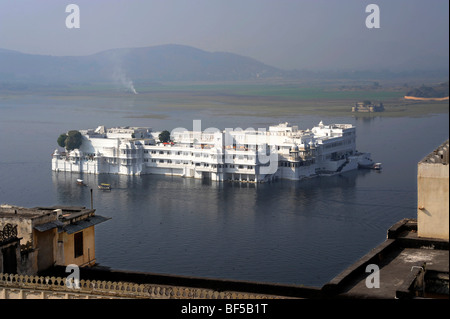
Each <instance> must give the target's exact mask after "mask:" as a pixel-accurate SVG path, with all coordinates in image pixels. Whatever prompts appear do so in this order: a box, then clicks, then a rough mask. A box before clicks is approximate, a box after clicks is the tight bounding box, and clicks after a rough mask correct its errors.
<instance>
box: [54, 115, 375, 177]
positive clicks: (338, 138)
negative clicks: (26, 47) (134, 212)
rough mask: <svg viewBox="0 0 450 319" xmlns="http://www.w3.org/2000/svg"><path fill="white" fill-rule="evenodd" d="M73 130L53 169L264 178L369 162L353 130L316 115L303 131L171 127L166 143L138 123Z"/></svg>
mask: <svg viewBox="0 0 450 319" xmlns="http://www.w3.org/2000/svg"><path fill="white" fill-rule="evenodd" d="M194 122H195V121H194ZM194 128H195V123H194ZM80 132H81V134H82V136H83V142H82V145H81V147H80V148H79V149H76V150H73V151H71V152H63V151H60V150H55V152H54V153H53V156H52V170H53V171H65V172H79V173H92V174H125V175H140V174H163V175H173V176H183V177H192V178H199V179H203V178H207V179H210V180H213V181H227V180H229V181H241V182H266V181H271V180H274V179H278V178H280V179H290V180H300V179H302V178H306V177H312V176H318V175H330V174H337V173H341V172H346V171H349V170H354V169H357V168H358V167H362V166H363V167H371V166H372V165H373V162H372V160H371V159H370V153H359V152H357V151H356V129H355V127H354V126H353V125H351V124H331V125H324V124H323V123H322V122H320V123H319V124H318V126H316V127H313V128H312V129H307V130H299V129H298V127H297V126H290V125H289V124H288V123H282V124H279V125H276V126H270V127H269V129H268V130H266V129H263V130H261V129H258V130H254V129H247V130H242V129H236V130H233V129H226V130H224V131H220V130H218V129H207V130H205V131H201V130H195V129H194V130H192V131H188V130H186V129H175V130H173V131H172V132H171V142H168V143H161V142H160V141H159V138H158V136H159V134H160V132H152V130H151V129H150V128H144V127H115V128H106V127H104V126H99V127H98V128H97V129H95V130H94V129H89V130H84V131H80Z"/></svg>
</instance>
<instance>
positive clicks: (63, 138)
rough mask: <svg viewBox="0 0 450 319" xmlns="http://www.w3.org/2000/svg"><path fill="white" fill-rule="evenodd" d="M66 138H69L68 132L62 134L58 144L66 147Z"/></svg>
mask: <svg viewBox="0 0 450 319" xmlns="http://www.w3.org/2000/svg"><path fill="white" fill-rule="evenodd" d="M66 139H67V134H65V133H64V134H61V135H60V136H59V137H58V140H57V142H58V145H59V146H61V147H64V148H65V147H66Z"/></svg>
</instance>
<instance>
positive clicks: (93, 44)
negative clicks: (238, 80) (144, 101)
mask: <svg viewBox="0 0 450 319" xmlns="http://www.w3.org/2000/svg"><path fill="white" fill-rule="evenodd" d="M71 3H74V4H77V5H78V6H79V8H80V28H79V29H68V28H67V27H66V23H65V21H66V17H67V16H68V15H69V13H66V12H65V9H66V6H67V5H69V4H71ZM371 3H374V4H377V5H378V6H379V8H380V28H378V29H376V28H373V29H368V28H367V27H366V24H365V21H366V17H367V16H368V15H369V14H370V13H366V12H365V9H366V6H367V5H368V4H371ZM448 12H449V1H448V0H370V1H364V0H68V1H63V0H45V1H43V0H41V1H38V0H33V1H31V0H0V48H3V49H10V50H17V51H21V52H24V53H37V54H49V55H88V54H93V53H97V52H99V51H102V50H107V49H112V48H125V47H146V46H154V45H160V44H169V43H170V44H185V45H190V46H194V47H197V48H199V49H203V50H206V51H226V52H233V53H238V54H242V55H245V56H249V57H252V58H255V59H258V60H260V61H262V62H264V63H267V64H269V65H273V66H276V67H280V68H285V69H293V68H298V69H301V68H309V69H317V68H321V69H329V68H333V69H343V68H403V67H406V66H408V65H421V66H422V65H423V66H425V67H426V66H434V65H435V64H438V65H439V64H440V63H448V62H445V61H448V56H449V13H448Z"/></svg>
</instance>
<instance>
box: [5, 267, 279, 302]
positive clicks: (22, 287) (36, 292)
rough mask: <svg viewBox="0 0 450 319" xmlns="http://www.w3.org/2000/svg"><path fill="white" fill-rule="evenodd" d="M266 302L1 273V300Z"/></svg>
mask: <svg viewBox="0 0 450 319" xmlns="http://www.w3.org/2000/svg"><path fill="white" fill-rule="evenodd" d="M117 298H126V299H144V298H145V299H266V298H270V299H272V298H280V297H279V296H271V295H264V294H255V293H245V292H233V291H220V292H219V291H215V290H213V289H205V288H193V287H181V286H168V285H154V284H137V283H130V282H111V281H97V280H80V281H79V288H75V287H67V285H66V278H61V277H42V276H28V275H17V274H5V273H0V299H117Z"/></svg>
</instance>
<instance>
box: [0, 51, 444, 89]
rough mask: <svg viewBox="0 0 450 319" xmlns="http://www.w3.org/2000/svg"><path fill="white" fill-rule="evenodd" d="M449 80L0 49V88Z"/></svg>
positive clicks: (166, 54) (208, 55) (234, 61)
mask: <svg viewBox="0 0 450 319" xmlns="http://www.w3.org/2000/svg"><path fill="white" fill-rule="evenodd" d="M418 77H420V78H424V77H427V79H428V78H432V79H435V78H439V79H442V78H445V79H447V78H448V70H447V69H445V70H428V71H424V70H407V71H401V72H393V71H386V70H372V71H370V70H342V71H337V70H332V71H312V70H281V69H279V68H276V67H273V66H269V65H267V64H264V63H262V62H260V61H257V60H255V59H252V58H249V57H245V56H242V55H238V54H234V53H227V52H207V51H204V50H200V49H197V48H193V47H190V46H185V45H175V44H170V45H160V46H153V47H144V48H130V49H112V50H107V51H102V52H99V53H96V54H92V55H88V56H51V55H35V54H26V53H21V52H17V51H12V50H5V49H0V90H2V89H4V90H29V89H30V88H38V89H39V88H47V87H50V88H52V89H53V88H55V87H65V86H67V85H71V84H81V85H82V86H85V85H90V84H92V83H103V84H104V83H106V84H108V85H109V83H115V84H117V85H119V86H121V87H124V86H125V87H129V88H130V86H132V85H133V83H134V84H136V85H139V84H144V83H145V84H148V83H152V84H154V83H157V82H171V81H235V80H239V81H252V80H261V79H263V80H267V79H271V80H272V79H274V80H277V81H278V80H280V79H281V80H308V81H310V80H313V79H317V80H319V81H322V80H340V79H349V80H367V79H371V80H372V81H373V80H386V79H395V78H402V79H403V78H410V79H417V78H418Z"/></svg>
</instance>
